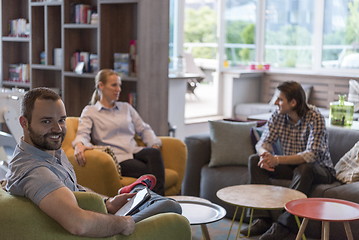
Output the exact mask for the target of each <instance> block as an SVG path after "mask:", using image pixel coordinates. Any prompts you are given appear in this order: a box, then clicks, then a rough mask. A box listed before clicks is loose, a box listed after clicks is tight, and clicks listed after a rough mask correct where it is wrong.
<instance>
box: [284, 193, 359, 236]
mask: <svg viewBox="0 0 359 240" xmlns="http://www.w3.org/2000/svg"><path fill="white" fill-rule="evenodd" d="M285 209H286V210H287V211H288V212H290V213H291V214H293V215H294V216H295V217H296V219H298V216H299V217H303V218H304V219H303V222H302V224H301V225H300V228H299V232H298V234H297V238H296V240H299V239H300V238H301V237H302V235H303V233H304V231H305V228H306V227H307V224H308V220H309V219H313V220H318V221H322V239H326V240H327V239H329V223H330V222H343V223H344V228H345V232H346V234H347V238H348V239H349V240H353V239H354V238H353V234H352V231H351V229H350V225H349V221H354V220H358V219H359V204H357V203H353V202H349V201H345V200H339V199H333V198H307V199H297V200H293V201H290V202H288V203H286V204H285Z"/></svg>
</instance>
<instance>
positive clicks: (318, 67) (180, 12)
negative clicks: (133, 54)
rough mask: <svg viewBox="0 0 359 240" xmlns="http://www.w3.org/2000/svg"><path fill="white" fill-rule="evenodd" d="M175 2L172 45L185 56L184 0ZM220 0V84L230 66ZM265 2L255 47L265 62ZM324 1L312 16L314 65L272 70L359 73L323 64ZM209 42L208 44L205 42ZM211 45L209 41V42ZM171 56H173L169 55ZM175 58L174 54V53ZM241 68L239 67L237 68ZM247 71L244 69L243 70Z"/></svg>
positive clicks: (262, 0)
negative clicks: (227, 57) (225, 61)
mask: <svg viewBox="0 0 359 240" xmlns="http://www.w3.org/2000/svg"><path fill="white" fill-rule="evenodd" d="M170 1H172V2H176V6H175V7H176V9H175V12H176V14H174V15H175V16H176V19H175V20H174V23H175V25H176V28H173V30H176V31H178V32H177V33H175V34H176V35H177V37H176V38H174V39H173V43H172V44H173V46H174V49H176V52H175V54H176V55H174V56H178V55H183V48H184V47H183V46H184V44H186V43H184V41H183V26H184V6H185V4H184V2H185V0H170ZM217 1H218V9H219V14H218V19H217V23H218V29H217V30H218V33H217V42H216V43H215V45H216V47H217V58H216V60H217V62H216V64H215V68H216V69H215V70H216V76H217V77H218V84H219V86H221V82H222V81H223V79H221V76H222V74H223V73H224V72H225V71H228V68H225V67H224V66H223V61H224V60H225V47H226V46H225V44H226V41H225V37H226V26H225V20H224V16H223V14H221V13H223V12H224V8H225V1H226V0H217ZM266 2H267V0H258V3H257V13H256V14H257V16H256V32H255V34H256V41H255V49H256V53H255V56H256V59H255V61H256V62H260V63H263V62H264V61H265V30H266V19H265V18H266V16H265V13H266ZM325 3H326V0H316V1H315V3H314V4H315V5H314V7H315V14H314V16H313V21H314V30H313V39H312V41H313V42H312V48H313V49H312V56H313V57H312V65H311V68H305V69H303V68H280V67H273V66H272V67H271V70H272V71H283V72H286V71H292V72H293V71H301V72H306V73H313V74H314V73H318V74H321V73H326V74H328V73H329V74H333V75H348V74H359V69H354V68H352V69H350V68H345V69H343V68H325V67H323V66H322V53H323V48H325V46H323V35H324V32H323V29H324V15H325ZM204 44H206V43H204ZM207 45H208V44H207ZM170 57H171V56H170ZM172 57H173V56H172ZM237 69H240V68H237ZM243 70H245V69H243ZM218 90H219V101H221V99H222V97H221V96H223V95H224V93H223V92H222V91H223V89H220V88H219V89H218ZM221 106H222V103H221V102H219V104H218V108H219V109H218V114H219V115H221V113H222V109H221Z"/></svg>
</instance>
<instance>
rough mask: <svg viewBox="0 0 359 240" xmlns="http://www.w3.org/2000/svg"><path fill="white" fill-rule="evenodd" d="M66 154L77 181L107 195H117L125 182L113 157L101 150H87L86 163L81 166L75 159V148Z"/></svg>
mask: <svg viewBox="0 0 359 240" xmlns="http://www.w3.org/2000/svg"><path fill="white" fill-rule="evenodd" d="M66 155H67V157H68V159H69V161H70V162H71V164H72V165H73V167H74V170H75V172H76V177H77V181H78V183H79V184H81V185H82V186H84V187H87V188H90V189H91V190H93V191H95V192H97V193H100V194H103V195H106V196H115V195H116V194H117V190H118V189H120V188H121V187H122V186H123V184H122V182H121V176H120V175H119V173H118V171H117V168H116V164H115V162H114V161H113V159H112V157H111V156H110V155H109V154H107V153H105V152H102V151H101V150H97V149H94V150H87V151H85V157H86V165H85V166H84V167H81V166H79V165H78V163H77V162H76V160H75V156H74V154H73V149H70V150H68V151H67V152H66Z"/></svg>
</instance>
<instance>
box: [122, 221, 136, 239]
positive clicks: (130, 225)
mask: <svg viewBox="0 0 359 240" xmlns="http://www.w3.org/2000/svg"><path fill="white" fill-rule="evenodd" d="M122 218H123V219H124V220H125V221H124V225H125V227H124V230H123V231H122V232H121V234H122V235H125V236H129V235H131V234H132V233H133V232H134V231H135V226H136V223H135V220H133V217H131V216H122Z"/></svg>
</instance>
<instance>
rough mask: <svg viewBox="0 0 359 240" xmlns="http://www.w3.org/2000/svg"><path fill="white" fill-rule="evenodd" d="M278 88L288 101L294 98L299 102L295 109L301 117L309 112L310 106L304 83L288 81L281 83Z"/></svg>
mask: <svg viewBox="0 0 359 240" xmlns="http://www.w3.org/2000/svg"><path fill="white" fill-rule="evenodd" d="M277 89H278V90H279V91H281V92H282V93H283V94H284V95H285V97H286V98H287V100H288V102H290V101H292V100H293V99H294V100H295V101H296V102H297V105H296V106H295V107H294V109H293V110H294V111H296V112H297V114H298V116H299V117H303V116H304V115H305V114H306V113H307V111H308V110H309V107H308V105H307V102H306V96H305V92H304V89H303V88H302V85H300V84H299V83H297V82H294V81H287V82H283V83H281V84H280V85H279V86H278V87H277Z"/></svg>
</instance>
